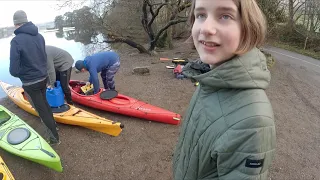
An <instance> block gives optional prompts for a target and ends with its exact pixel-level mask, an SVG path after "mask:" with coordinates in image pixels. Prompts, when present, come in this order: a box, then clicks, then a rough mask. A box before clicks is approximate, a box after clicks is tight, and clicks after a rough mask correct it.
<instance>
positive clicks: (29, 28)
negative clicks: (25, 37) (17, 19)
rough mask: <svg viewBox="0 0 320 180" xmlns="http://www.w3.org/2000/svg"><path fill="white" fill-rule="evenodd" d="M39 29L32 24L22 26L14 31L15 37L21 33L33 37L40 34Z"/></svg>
mask: <svg viewBox="0 0 320 180" xmlns="http://www.w3.org/2000/svg"><path fill="white" fill-rule="evenodd" d="M38 32H39V31H38V28H37V26H35V25H34V24H33V23H32V22H27V23H25V24H23V25H22V26H20V27H19V28H18V29H16V30H15V31H14V34H15V35H18V34H20V33H24V34H30V35H32V36H36V35H37V34H38Z"/></svg>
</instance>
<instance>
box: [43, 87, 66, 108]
mask: <svg viewBox="0 0 320 180" xmlns="http://www.w3.org/2000/svg"><path fill="white" fill-rule="evenodd" d="M54 85H55V87H54V88H53V89H50V88H47V92H46V97H47V101H48V103H49V105H50V107H60V106H62V105H63V104H64V94H63V91H62V87H61V84H60V81H56V82H55V83H54Z"/></svg>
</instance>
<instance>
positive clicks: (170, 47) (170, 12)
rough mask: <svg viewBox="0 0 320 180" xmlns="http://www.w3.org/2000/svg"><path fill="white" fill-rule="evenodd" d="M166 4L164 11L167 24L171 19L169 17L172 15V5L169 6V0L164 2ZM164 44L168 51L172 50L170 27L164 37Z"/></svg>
mask: <svg viewBox="0 0 320 180" xmlns="http://www.w3.org/2000/svg"><path fill="white" fill-rule="evenodd" d="M166 1H167V3H168V6H167V9H166V11H167V12H166V19H167V22H169V21H170V20H171V19H170V17H171V15H172V5H171V0H166ZM166 44H167V46H168V48H169V49H172V48H173V44H172V26H170V27H169V28H168V29H167V36H166Z"/></svg>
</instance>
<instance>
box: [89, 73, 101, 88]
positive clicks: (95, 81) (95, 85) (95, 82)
mask: <svg viewBox="0 0 320 180" xmlns="http://www.w3.org/2000/svg"><path fill="white" fill-rule="evenodd" d="M89 73H90V80H91V81H92V84H93V88H94V94H96V93H98V92H99V90H100V85H99V78H98V72H97V70H96V69H95V68H94V69H90V70H89ZM91 81H89V82H91Z"/></svg>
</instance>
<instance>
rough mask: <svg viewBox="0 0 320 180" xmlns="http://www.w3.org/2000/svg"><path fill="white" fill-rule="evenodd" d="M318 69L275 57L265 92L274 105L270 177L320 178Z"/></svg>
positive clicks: (316, 179)
mask: <svg viewBox="0 0 320 180" xmlns="http://www.w3.org/2000/svg"><path fill="white" fill-rule="evenodd" d="M319 75H320V74H319V73H316V72H312V71H309V70H308V69H307V68H306V67H304V66H295V65H292V64H289V63H283V62H282V61H277V63H276V65H275V66H274V67H273V68H272V81H271V86H270V88H269V89H268V91H267V93H268V96H269V98H270V100H271V103H272V105H273V109H274V113H275V119H276V130H277V153H276V157H275V161H274V164H273V167H272V168H271V177H272V179H276V180H277V179H279V180H302V179H303V180H312V179H315V180H319V179H320V171H319V170H320V154H319V152H320V121H319V119H320V111H319V110H320V88H319V87H320V83H319V81H318V80H316V79H315V78H317V79H319V78H320V76H319Z"/></svg>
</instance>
